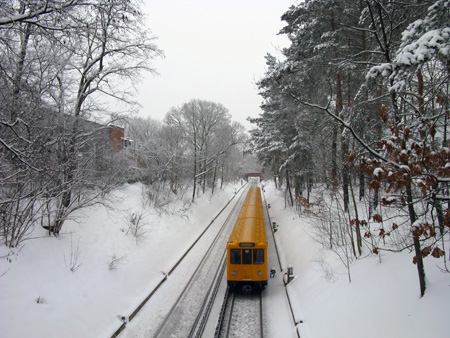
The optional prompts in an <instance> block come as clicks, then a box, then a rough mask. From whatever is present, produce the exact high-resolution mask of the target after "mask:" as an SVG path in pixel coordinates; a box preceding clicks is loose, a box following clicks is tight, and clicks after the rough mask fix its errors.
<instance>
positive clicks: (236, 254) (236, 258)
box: [230, 249, 241, 264]
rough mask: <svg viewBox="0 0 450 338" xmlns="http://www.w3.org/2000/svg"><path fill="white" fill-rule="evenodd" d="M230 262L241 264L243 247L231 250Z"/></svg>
mask: <svg viewBox="0 0 450 338" xmlns="http://www.w3.org/2000/svg"><path fill="white" fill-rule="evenodd" d="M230 263H231V264H241V249H231V250H230Z"/></svg>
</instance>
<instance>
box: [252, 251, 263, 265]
mask: <svg viewBox="0 0 450 338" xmlns="http://www.w3.org/2000/svg"><path fill="white" fill-rule="evenodd" d="M253 264H264V249H253Z"/></svg>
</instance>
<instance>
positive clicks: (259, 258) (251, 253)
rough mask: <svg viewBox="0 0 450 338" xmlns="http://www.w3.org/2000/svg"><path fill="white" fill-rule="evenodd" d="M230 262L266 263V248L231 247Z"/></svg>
mask: <svg viewBox="0 0 450 338" xmlns="http://www.w3.org/2000/svg"><path fill="white" fill-rule="evenodd" d="M241 259H242V260H241ZM252 259H253V260H252ZM230 263H231V264H264V249H242V250H241V249H231V250H230Z"/></svg>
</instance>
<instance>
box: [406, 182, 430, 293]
mask: <svg viewBox="0 0 450 338" xmlns="http://www.w3.org/2000/svg"><path fill="white" fill-rule="evenodd" d="M406 199H407V202H408V212H409V218H410V222H411V227H413V226H414V223H415V222H416V220H417V216H416V212H415V210H414V205H413V198H412V189H411V184H410V185H408V187H407V188H406ZM413 239H414V251H415V253H416V264H417V272H418V274H419V284H420V296H421V297H423V295H424V294H425V290H426V283H425V268H424V265H423V258H422V250H421V247H420V241H419V236H418V235H417V234H415V232H414V231H413Z"/></svg>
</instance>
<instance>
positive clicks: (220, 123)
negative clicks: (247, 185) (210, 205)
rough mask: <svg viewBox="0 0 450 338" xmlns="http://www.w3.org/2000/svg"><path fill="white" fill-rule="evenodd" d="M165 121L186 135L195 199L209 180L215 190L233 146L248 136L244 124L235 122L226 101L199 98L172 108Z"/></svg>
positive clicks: (184, 137)
mask: <svg viewBox="0 0 450 338" xmlns="http://www.w3.org/2000/svg"><path fill="white" fill-rule="evenodd" d="M165 123H166V124H167V125H168V126H169V127H171V128H174V129H175V130H176V132H178V133H179V134H180V135H182V136H183V139H184V141H185V143H186V150H187V151H188V152H189V154H190V157H191V158H192V161H191V162H192V163H191V165H190V166H191V168H192V169H191V171H190V172H191V174H192V184H193V189H192V201H193V200H194V199H195V194H196V191H197V189H198V188H199V187H200V188H201V189H202V190H203V192H204V191H205V188H206V186H207V184H209V185H210V186H211V187H213V190H214V186H215V184H216V181H217V172H218V170H223V165H224V163H225V161H226V157H227V156H229V155H230V154H231V150H232V147H234V146H237V145H239V144H241V143H242V142H243V140H244V138H243V137H244V136H243V135H244V134H243V131H244V128H243V127H242V125H240V124H239V123H236V122H235V123H231V115H230V113H229V112H228V109H226V108H225V107H224V106H223V105H222V104H220V103H215V102H211V101H205V100H198V99H194V100H191V101H189V102H188V103H185V104H183V105H181V107H178V108H176V107H174V108H172V109H171V110H170V111H169V112H168V113H167V115H166V117H165ZM221 165H222V169H220V168H221Z"/></svg>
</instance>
